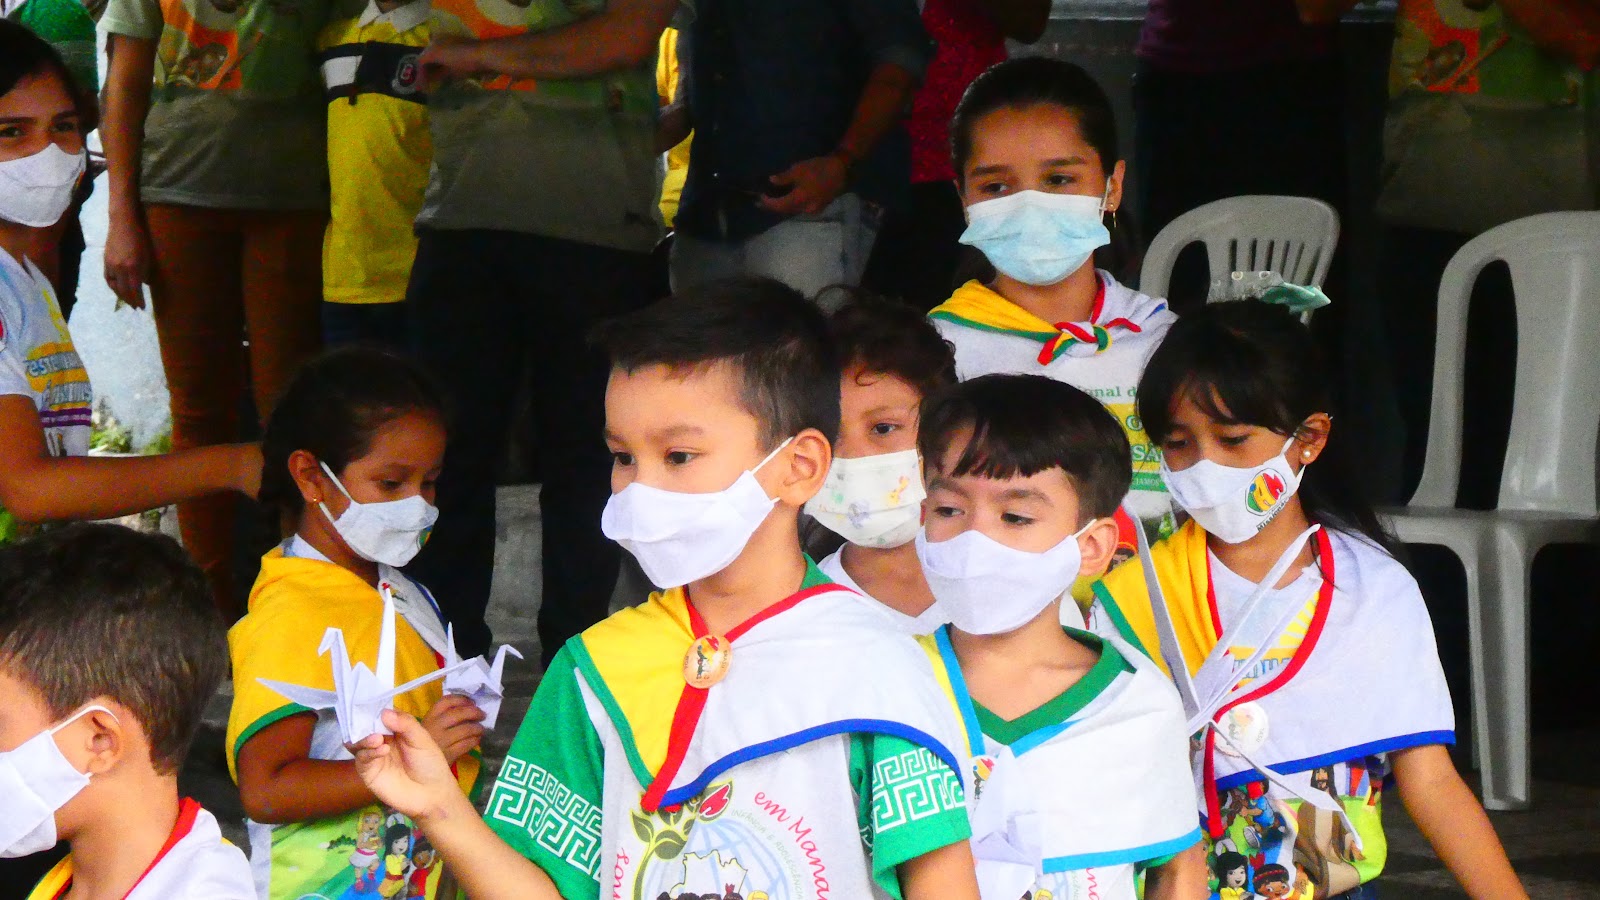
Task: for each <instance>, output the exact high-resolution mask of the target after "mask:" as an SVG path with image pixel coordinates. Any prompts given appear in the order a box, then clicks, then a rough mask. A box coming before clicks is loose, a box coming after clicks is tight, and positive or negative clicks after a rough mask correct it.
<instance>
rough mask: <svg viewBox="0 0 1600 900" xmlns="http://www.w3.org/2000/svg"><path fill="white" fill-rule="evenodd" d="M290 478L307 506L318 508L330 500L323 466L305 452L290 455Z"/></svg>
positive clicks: (298, 451) (300, 451) (299, 451)
mask: <svg viewBox="0 0 1600 900" xmlns="http://www.w3.org/2000/svg"><path fill="white" fill-rule="evenodd" d="M289 477H290V478H293V479H294V486H295V487H296V488H297V489H299V491H300V499H301V500H304V501H305V504H306V506H308V507H310V506H316V505H317V504H318V503H321V502H323V501H325V500H327V499H328V496H327V492H326V490H325V487H326V483H327V479H326V478H325V477H324V476H323V474H322V464H321V463H319V462H317V458H316V457H315V456H312V455H311V454H310V453H308V452H306V451H305V450H296V451H294V452H293V453H291V454H289Z"/></svg>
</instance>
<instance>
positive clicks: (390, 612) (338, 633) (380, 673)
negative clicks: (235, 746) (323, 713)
mask: <svg viewBox="0 0 1600 900" xmlns="http://www.w3.org/2000/svg"><path fill="white" fill-rule="evenodd" d="M379 593H381V594H382V595H383V627H382V630H381V631H380V632H379V633H378V660H377V665H376V667H374V668H371V669H369V668H367V664H366V663H364V662H358V663H356V664H355V665H354V666H352V665H351V664H350V653H349V651H348V650H347V649H345V643H344V631H342V630H341V629H338V628H329V629H328V630H327V631H326V632H325V633H324V634H323V635H322V645H321V646H320V647H318V648H317V654H318V655H325V654H328V653H330V652H331V653H332V655H333V659H332V664H333V690H331V691H324V690H321V689H319V688H310V687H305V686H303V685H298V684H286V683H284V682H282V681H271V680H268V679H266V678H258V679H256V680H257V681H259V682H261V684H262V685H264V686H266V687H269V688H271V689H272V690H274V691H277V692H278V693H280V694H282V695H283V696H284V697H286V698H288V699H289V700H290V701H291V702H294V703H298V704H300V705H301V706H304V707H308V708H310V709H331V710H333V713H334V716H335V717H336V718H337V719H338V721H339V732H340V736H341V737H342V738H343V740H344V742H345V743H347V744H353V743H355V742H356V741H359V740H361V739H363V738H365V737H366V736H367V735H370V734H392V733H393V732H391V731H390V730H389V729H388V728H386V727H384V724H383V711H384V710H386V709H390V708H392V707H393V705H394V698H395V697H398V696H399V695H401V694H404V693H406V692H407V691H410V690H414V689H416V688H418V687H421V686H422V685H424V684H427V683H428V682H430V681H435V680H438V679H440V678H448V677H449V676H451V675H452V674H454V673H456V672H461V671H464V670H466V669H468V668H469V667H472V666H473V665H474V664H478V665H482V664H483V658H482V657H475V658H473V659H470V660H467V661H466V662H462V661H460V660H454V659H453V658H454V656H455V654H454V652H453V649H454V648H453V647H452V653H451V657H452V659H453V665H447V666H445V667H444V668H441V669H439V670H437V671H435V672H430V673H428V674H427V675H424V676H422V677H421V678H414V679H412V680H411V681H408V682H406V683H405V684H402V685H400V686H399V687H396V686H395V683H394V594H393V593H392V592H391V591H390V589H389V586H388V585H387V584H385V585H382V586H381V588H380V589H379ZM496 672H497V673H498V669H497V670H496ZM495 684H496V686H498V684H499V681H498V679H496V681H495Z"/></svg>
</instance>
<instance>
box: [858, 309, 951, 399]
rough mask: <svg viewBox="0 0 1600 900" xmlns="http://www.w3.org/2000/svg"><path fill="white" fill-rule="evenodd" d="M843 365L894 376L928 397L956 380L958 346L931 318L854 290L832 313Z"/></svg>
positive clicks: (875, 373)
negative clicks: (849, 297) (934, 324)
mask: <svg viewBox="0 0 1600 900" xmlns="http://www.w3.org/2000/svg"><path fill="white" fill-rule="evenodd" d="M828 327H829V328H830V329H831V330H832V332H833V346H834V349H835V350H836V351H837V353H838V355H839V362H840V365H841V366H843V368H845V369H850V368H852V367H860V368H861V370H862V371H863V372H866V373H870V374H874V375H893V376H894V377H896V378H898V379H900V380H901V381H904V382H905V383H906V384H909V385H911V386H912V387H913V388H916V389H917V393H919V394H921V395H922V396H924V397H926V396H928V395H929V394H932V393H934V392H936V391H939V390H941V389H943V388H947V387H950V386H951V385H953V384H955V383H956V351H955V348H954V347H952V346H950V342H949V341H947V340H945V339H944V338H943V337H941V336H940V335H939V330H938V329H937V328H934V327H933V323H932V322H930V321H928V317H927V316H925V315H923V314H922V313H920V312H918V311H917V310H915V309H912V308H911V307H909V306H906V305H905V304H903V303H895V302H893V301H890V300H885V299H883V298H881V297H877V296H874V295H872V294H868V293H865V292H860V291H857V292H854V293H853V294H852V296H851V299H850V301H849V302H848V303H846V304H845V305H844V306H841V307H839V309H838V310H837V311H835V312H834V314H833V315H832V316H830V317H829V318H828Z"/></svg>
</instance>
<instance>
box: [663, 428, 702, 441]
mask: <svg viewBox="0 0 1600 900" xmlns="http://www.w3.org/2000/svg"><path fill="white" fill-rule="evenodd" d="M705 433H706V430H705V429H704V428H701V427H700V426H699V425H669V426H667V427H666V428H663V429H661V430H660V431H657V432H655V434H654V437H655V438H656V440H662V441H666V440H671V439H672V438H681V437H699V436H701V435H703V434H705Z"/></svg>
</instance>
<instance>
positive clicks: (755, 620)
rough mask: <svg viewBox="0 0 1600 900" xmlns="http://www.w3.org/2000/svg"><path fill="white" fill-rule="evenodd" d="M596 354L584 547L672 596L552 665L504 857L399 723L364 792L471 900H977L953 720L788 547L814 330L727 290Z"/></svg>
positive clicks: (512, 790)
mask: <svg viewBox="0 0 1600 900" xmlns="http://www.w3.org/2000/svg"><path fill="white" fill-rule="evenodd" d="M598 342H599V344H600V345H601V346H602V347H604V348H605V349H606V350H607V351H608V352H609V354H610V356H611V359H612V365H613V368H612V372H611V378H610V383H609V386H608V388H607V392H606V441H607V443H608V445H609V446H610V448H611V451H612V454H613V456H614V458H615V464H614V468H613V474H612V488H613V490H614V491H615V493H614V494H613V495H612V498H611V501H610V503H609V504H608V505H607V507H606V511H605V515H604V517H603V519H602V527H603V528H604V529H605V531H606V533H607V534H608V535H609V536H611V537H612V538H613V539H615V540H617V541H618V542H620V543H621V544H622V545H623V546H624V547H626V548H627V549H629V550H630V551H631V552H633V554H634V555H635V556H637V557H638V558H639V561H640V563H641V564H642V566H643V568H644V570H645V572H646V574H647V575H649V576H650V578H651V580H652V581H654V582H656V583H657V584H662V585H666V586H667V589H666V590H663V591H661V592H659V593H656V594H653V595H652V596H651V597H650V599H649V600H648V601H646V602H645V603H643V604H641V605H640V606H638V607H635V608H632V609H628V610H625V611H623V612H620V613H617V614H616V615H614V616H612V617H611V618H609V619H607V620H606V621H604V622H602V623H600V624H599V625H596V626H594V627H593V628H590V629H589V630H588V631H586V632H584V633H583V634H582V635H580V636H579V637H577V638H575V639H573V640H572V641H570V642H569V643H568V644H567V645H566V646H565V647H564V648H563V649H562V650H561V652H560V653H558V654H557V655H556V657H555V659H554V661H553V662H552V663H551V665H550V667H549V669H548V671H547V672H546V674H545V677H544V680H543V681H542V682H541V683H540V685H539V690H538V693H537V694H536V695H535V696H534V699H533V704H532V707H531V708H530V709H529V711H528V715H527V718H526V719H525V720H524V722H523V725H522V728H521V729H520V730H519V732H518V734H517V737H516V740H515V742H514V743H513V744H512V747H511V751H510V753H509V755H508V756H507V758H506V762H505V766H504V768H502V769H501V772H500V777H499V780H498V781H497V782H496V784H495V788H494V792H493V794H492V795H491V796H490V798H489V802H488V813H487V818H488V825H489V828H491V829H493V831H494V833H495V834H498V835H499V837H500V838H502V839H503V840H504V841H505V842H506V843H504V844H503V843H501V842H499V841H496V840H494V839H493V838H492V837H491V836H490V834H489V833H488V831H487V830H486V829H484V828H483V823H482V822H481V821H475V820H476V817H475V816H474V815H473V814H472V811H471V809H470V807H469V806H468V805H467V804H466V802H465V801H464V800H463V799H462V798H461V796H460V794H459V792H454V793H455V795H454V796H448V794H449V793H450V792H448V791H445V790H442V789H441V788H442V786H443V780H442V776H441V774H440V773H441V772H447V771H448V770H447V769H445V768H444V767H443V757H442V756H439V755H438V753H437V751H436V750H434V749H433V748H431V747H430V746H429V744H428V742H427V739H426V735H424V734H422V733H420V732H419V731H418V730H417V728H416V727H415V723H413V722H410V721H407V720H406V719H405V718H404V717H400V716H394V715H389V716H386V717H385V723H386V724H389V725H390V727H392V728H394V729H395V731H396V737H395V738H394V739H393V740H392V741H389V742H383V741H381V740H379V739H376V738H369V739H368V741H366V742H365V743H364V745H363V746H362V747H361V749H360V752H359V753H358V754H357V763H358V768H359V769H360V770H361V771H362V774H363V778H365V779H366V781H367V783H368V785H369V786H370V787H371V788H372V789H373V792H374V793H376V794H377V795H378V796H379V797H380V798H381V799H383V800H384V801H385V802H386V803H389V804H390V805H392V806H394V807H395V808H397V809H399V810H401V811H402V812H406V813H407V814H408V815H411V816H412V817H413V818H414V819H415V820H416V821H417V823H418V824H419V826H420V827H421V829H422V830H423V831H424V832H425V833H427V835H428V837H429V839H430V840H431V841H432V843H433V845H434V846H435V847H437V848H438V849H439V852H440V853H441V855H442V856H443V857H444V858H445V859H448V860H451V868H452V871H453V872H454V873H455V874H456V876H457V878H458V879H459V881H460V883H461V885H462V887H463V888H465V889H466V890H467V892H468V894H469V895H471V896H473V897H480V898H481V897H496V898H498V897H550V896H553V895H554V894H555V893H556V892H557V891H559V894H560V896H562V897H566V898H568V900H572V898H579V897H586V898H595V897H606V898H609V897H631V898H641V897H642V898H647V900H657V898H659V897H661V896H663V895H665V896H669V897H672V896H679V895H685V896H687V895H695V896H707V895H710V896H718V897H726V896H734V895H737V896H740V897H744V898H747V900H750V898H756V897H764V898H770V900H800V898H804V897H817V896H833V897H840V898H852V900H856V898H867V897H872V896H880V897H881V896H891V897H904V898H907V900H933V898H939V900H976V897H977V889H976V885H975V883H974V875H973V865H972V856H971V852H970V849H969V847H968V844H967V840H966V839H967V837H968V835H969V833H970V829H969V826H968V824H967V819H966V813H965V810H964V807H963V802H962V790H961V782H960V776H959V774H958V773H959V771H960V769H959V767H960V762H958V760H957V758H956V757H955V755H954V754H953V753H952V750H951V747H952V742H954V741H956V740H958V739H959V736H960V731H959V725H958V723H957V721H956V719H955V716H954V711H953V709H952V708H951V706H950V704H949V701H948V699H947V698H945V697H944V696H942V691H941V689H940V688H939V686H938V683H937V681H936V680H935V677H934V670H933V667H932V666H931V665H930V664H929V659H928V657H927V656H926V654H924V653H923V652H922V650H921V649H920V648H919V647H918V646H917V644H916V642H915V641H914V640H913V639H912V638H910V637H908V636H906V635H905V634H903V633H901V632H900V631H898V630H897V629H896V628H895V627H894V626H893V625H892V624H891V623H890V622H889V621H888V620H887V618H886V617H884V616H883V615H882V614H881V613H880V612H879V611H878V610H876V609H875V608H874V606H873V604H872V602H871V601H869V600H867V599H865V598H863V597H861V596H860V595H859V594H856V593H855V592H853V591H849V590H845V589H843V588H840V587H839V586H837V585H835V584H833V583H831V582H829V581H828V580H827V579H826V578H825V577H824V576H823V575H822V574H821V573H820V572H819V571H818V570H817V568H816V566H815V565H814V564H812V562H811V561H810V560H809V559H807V558H806V556H805V555H804V554H802V553H801V551H800V543H799V532H798V518H799V512H800V508H801V507H802V506H803V505H804V504H805V502H806V501H807V500H809V499H810V498H811V497H812V495H814V494H815V493H816V492H817V490H818V489H819V488H820V487H821V485H822V482H823V479H824V477H825V475H826V473H827V471H828V465H829V461H830V459H831V456H832V450H831V445H830V439H831V436H832V435H833V434H834V433H835V432H836V431H837V430H838V428H839V365H838V362H837V360H836V359H835V358H834V354H833V352H832V349H831V346H830V341H829V334H828V326H827V323H826V321H825V320H824V319H823V317H822V314H821V313H820V312H819V311H818V310H817V309H816V308H815V307H813V306H812V305H811V304H810V303H808V302H807V301H806V299H805V298H804V297H802V296H801V295H800V294H798V293H797V292H795V291H793V290H791V289H789V288H786V287H784V286H783V285H781V284H779V283H777V282H775V281H770V280H754V279H740V280H733V281H727V282H722V283H717V284H713V285H710V286H706V287H703V288H700V289H697V290H696V291H694V292H691V293H686V294H680V295H679V296H677V297H674V298H672V299H670V300H666V301H663V302H661V303H659V304H657V305H655V306H652V307H649V308H647V309H645V310H643V311H641V312H639V313H636V314H633V315H630V316H627V317H625V318H622V319H619V320H616V321H615V322H613V323H611V324H609V325H608V326H607V327H606V328H604V329H603V330H602V331H601V333H600V334H599V335H598ZM1185 771H1187V770H1185ZM1187 808H1188V812H1189V815H1190V817H1191V818H1192V817H1193V810H1192V803H1190V804H1189V806H1188V807H1187ZM507 844H509V846H507ZM523 857H525V858H526V860H532V861H533V862H534V863H536V864H537V865H538V866H539V867H540V868H542V869H543V870H544V874H546V875H548V877H549V881H551V882H553V883H554V885H553V887H552V886H551V885H550V884H547V883H545V882H544V880H543V879H539V878H538V871H537V870H536V869H534V867H533V866H531V865H528V864H527V862H526V860H525V859H524V858H523ZM508 885H514V886H515V887H514V889H513V888H509V887H507V886H508Z"/></svg>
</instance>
